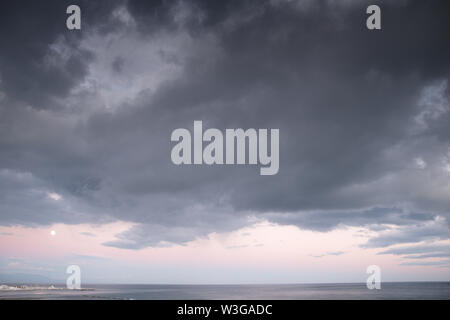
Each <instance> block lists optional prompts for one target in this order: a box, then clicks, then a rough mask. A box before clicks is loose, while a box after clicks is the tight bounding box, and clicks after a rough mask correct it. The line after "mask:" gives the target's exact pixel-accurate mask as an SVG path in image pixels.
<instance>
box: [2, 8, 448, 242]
mask: <svg viewBox="0 0 450 320" xmlns="http://www.w3.org/2000/svg"><path fill="white" fill-rule="evenodd" d="M72 2H73V1H72ZM16 3H17V4H16ZM23 5H25V4H24V3H21V2H20V1H19V2H15V4H14V5H12V4H8V5H6V4H2V5H1V7H0V10H1V11H0V12H2V13H3V16H4V17H8V18H5V19H4V18H2V19H0V37H1V39H2V42H3V45H2V50H1V52H0V152H1V157H0V177H1V179H0V191H1V192H0V223H1V224H2V225H13V224H20V225H45V224H51V223H70V224H73V223H106V222H111V221H115V220H122V221H128V222H132V223H135V227H133V228H132V229H130V230H129V231H127V232H124V233H121V234H119V235H118V237H117V240H116V241H112V242H108V243H106V245H107V246H115V247H120V248H130V249H139V248H143V247H147V246H160V245H166V244H170V243H184V242H187V241H190V240H192V239H195V238H196V237H198V236H203V235H206V234H208V233H211V232H220V231H229V230H234V229H237V228H239V227H242V226H246V225H249V224H251V223H254V222H255V221H261V220H269V221H271V222H274V223H279V224H290V225H297V226H299V227H302V228H307V229H313V230H320V231H325V230H330V229H333V228H336V227H338V226H345V225H347V226H370V227H373V228H374V229H376V228H388V227H387V226H391V227H392V226H395V227H399V228H400V229H399V230H397V229H395V231H392V230H391V231H389V230H388V231H386V233H382V235H380V236H379V238H373V239H370V240H369V242H368V243H367V246H368V247H385V246H389V245H392V244H397V243H407V242H418V241H422V240H424V239H429V238H430V239H448V238H449V236H450V233H449V229H448V228H449V224H448V221H449V218H450V215H449V209H450V129H449V128H450V126H449V124H450V112H449V110H450V104H449V90H450V89H449V83H448V79H449V75H450V59H449V58H448V52H449V51H450V45H449V42H448V41H447V39H448V36H449V35H450V25H449V23H448V17H447V12H449V9H450V8H449V4H448V2H446V1H434V2H433V3H431V2H424V1H404V2H394V1H382V5H381V8H382V12H383V13H382V14H383V16H382V17H383V22H382V23H383V24H382V26H383V27H382V28H383V29H382V30H381V31H376V32H371V31H368V30H367V29H366V28H365V18H366V14H365V6H366V5H367V3H365V2H364V1H361V2H356V1H355V2H353V1H346V2H342V3H341V2H339V3H337V2H334V1H306V0H303V1H282V0H280V1H230V2H214V3H213V2H211V1H189V2H188V1H178V2H166V1H160V2H158V1H152V2H149V1H99V2H97V1H96V3H95V4H93V3H92V2H88V1H86V2H83V1H81V2H79V5H80V6H81V8H82V14H83V16H82V19H83V25H82V26H83V27H82V30H81V31H79V32H73V31H68V30H66V29H65V15H64V12H65V7H67V5H68V4H67V3H65V2H64V1H53V2H52V1H48V2H47V4H46V5H45V6H41V5H37V4H29V3H27V4H26V6H28V7H29V6H33V8H32V10H31V9H30V10H26V11H24V10H21V8H22V6H23ZM18 21H21V23H19V22H18ZM194 120H202V121H203V123H204V126H206V127H214V128H219V129H225V128H279V129H280V172H279V173H278V174H277V175H276V176H271V177H264V176H260V175H259V174H258V168H257V167H256V166H255V167H248V166H245V167H238V166H221V167H218V166H216V167H215V166H212V167H203V166H201V167H195V166H189V167H186V166H184V167H183V166H181V167H177V166H174V165H173V164H172V163H171V161H170V150H171V147H172V145H171V142H170V133H171V132H172V130H174V129H175V128H188V129H192V126H193V121H194ZM49 194H57V195H59V196H60V198H59V199H57V200H55V199H56V197H49V196H48V195H49Z"/></svg>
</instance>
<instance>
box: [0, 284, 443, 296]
mask: <svg viewBox="0 0 450 320" xmlns="http://www.w3.org/2000/svg"><path fill="white" fill-rule="evenodd" d="M0 299H51V300H67V299H68V300H91V299H93V300H95V299H101V300H111V299H118V300H142V299H144V300H148V299H150V300H175V299H177V300H178V299H179V300H192V299H202V300H204V299H207V300H209V299H211V300H220V299H223V300H241V299H242V300H246V299H250V300H251V299H255V300H257V299H267V300H279V299H286V300H293V299H295V300H308V299H317V300H330V299H332V300H335V299H336V300H339V299H350V300H366V299H371V300H376V299H419V300H423V299H440V300H449V299H450V282H390V283H382V284H381V289H380V290H375V289H374V290H369V289H367V287H366V284H365V283H351V284H282V285H281V284H280V285H134V284H130V285H85V286H84V288H82V289H81V290H68V289H65V287H64V286H62V285H61V286H48V285H47V286H45V285H29V286H21V287H17V286H14V285H11V284H9V285H0Z"/></svg>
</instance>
